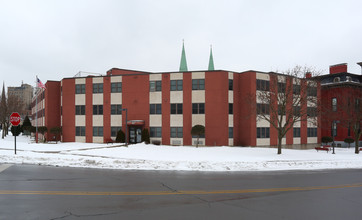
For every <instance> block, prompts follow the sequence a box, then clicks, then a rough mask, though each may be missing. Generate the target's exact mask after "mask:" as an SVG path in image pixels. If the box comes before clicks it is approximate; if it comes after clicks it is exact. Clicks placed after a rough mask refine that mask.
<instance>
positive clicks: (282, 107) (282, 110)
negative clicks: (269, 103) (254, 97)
mask: <svg viewBox="0 0 362 220" xmlns="http://www.w3.org/2000/svg"><path fill="white" fill-rule="evenodd" d="M285 107H286V106H285V105H278V115H286V114H285V113H286V112H285Z"/></svg>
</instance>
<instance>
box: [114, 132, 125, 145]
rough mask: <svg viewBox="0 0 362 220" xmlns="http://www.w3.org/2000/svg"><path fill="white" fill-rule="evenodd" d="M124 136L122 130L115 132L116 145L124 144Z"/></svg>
mask: <svg viewBox="0 0 362 220" xmlns="http://www.w3.org/2000/svg"><path fill="white" fill-rule="evenodd" d="M125 138H126V136H125V134H124V132H123V131H122V129H119V131H118V132H117V137H116V142H117V143H125V142H126V141H125Z"/></svg>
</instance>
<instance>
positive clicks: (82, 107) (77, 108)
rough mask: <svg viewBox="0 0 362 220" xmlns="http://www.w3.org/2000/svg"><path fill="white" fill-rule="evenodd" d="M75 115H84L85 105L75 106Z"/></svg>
mask: <svg viewBox="0 0 362 220" xmlns="http://www.w3.org/2000/svg"><path fill="white" fill-rule="evenodd" d="M75 114H76V115H85V105H76V106H75Z"/></svg>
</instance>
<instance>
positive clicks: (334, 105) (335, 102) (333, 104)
mask: <svg viewBox="0 0 362 220" xmlns="http://www.w3.org/2000/svg"><path fill="white" fill-rule="evenodd" d="M332 111H334V112H336V111H337V98H332Z"/></svg>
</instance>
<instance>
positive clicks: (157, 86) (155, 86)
mask: <svg viewBox="0 0 362 220" xmlns="http://www.w3.org/2000/svg"><path fill="white" fill-rule="evenodd" d="M161 88H162V84H161V81H150V92H158V91H161Z"/></svg>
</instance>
